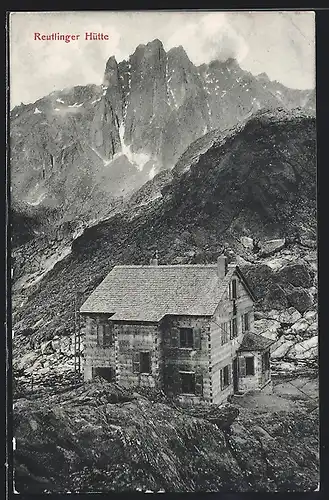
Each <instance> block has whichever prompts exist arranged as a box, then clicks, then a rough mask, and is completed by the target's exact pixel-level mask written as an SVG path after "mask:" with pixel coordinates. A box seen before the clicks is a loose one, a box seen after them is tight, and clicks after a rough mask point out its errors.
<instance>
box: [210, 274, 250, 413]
mask: <svg viewBox="0 0 329 500" xmlns="http://www.w3.org/2000/svg"><path fill="white" fill-rule="evenodd" d="M233 279H236V280H237V299H236V300H235V305H236V318H237V332H238V335H237V337H236V338H234V339H232V340H229V341H228V342H227V343H226V344H224V345H222V343H221V334H222V329H223V324H224V323H228V322H229V321H230V320H231V319H232V318H233V301H232V300H231V299H230V297H229V293H228V290H226V291H225V293H224V296H223V298H222V301H221V302H220V304H219V305H218V307H217V309H216V311H215V314H214V316H213V317H212V319H211V329H210V345H209V349H210V352H211V356H210V364H211V399H212V402H213V403H216V404H220V403H222V402H224V401H226V400H227V397H228V396H229V395H231V394H233V393H234V390H233V373H232V362H233V359H234V358H235V357H236V356H237V349H238V347H239V346H240V344H241V342H242V337H243V332H242V318H241V315H242V314H244V313H246V312H248V313H249V325H250V328H249V329H250V330H252V328H253V323H254V312H253V306H254V303H253V300H252V298H251V297H250V295H249V293H248V292H247V291H246V289H245V287H244V285H243V284H242V283H241V281H240V280H239V278H238V276H237V275H233ZM226 365H229V371H230V374H231V378H230V379H231V380H230V384H229V385H228V387H226V388H225V389H224V390H222V389H221V383H220V372H221V369H223V368H224V367H225V366H226Z"/></svg>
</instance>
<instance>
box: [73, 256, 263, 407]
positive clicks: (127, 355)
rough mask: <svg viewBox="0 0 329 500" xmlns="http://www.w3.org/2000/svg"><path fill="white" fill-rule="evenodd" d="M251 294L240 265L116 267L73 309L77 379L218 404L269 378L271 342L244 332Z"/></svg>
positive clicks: (249, 324) (249, 323) (222, 262)
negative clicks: (80, 368) (81, 346)
mask: <svg viewBox="0 0 329 500" xmlns="http://www.w3.org/2000/svg"><path fill="white" fill-rule="evenodd" d="M253 308H254V297H253V294H252V291H251V289H250V287H249V286H248V283H247V281H246V279H245V278H244V276H243V274H242V273H241V271H240V269H239V268H238V266H236V265H229V266H228V265H227V262H226V258H225V257H224V256H220V257H219V258H218V261H217V264H214V265H172V266H161V265H158V263H157V260H153V261H152V262H151V263H150V265H149V266H116V267H114V268H113V270H112V271H111V272H110V273H109V274H108V276H107V277H106V278H105V280H104V281H103V282H102V283H101V284H100V285H99V286H98V287H97V288H96V290H95V291H94V292H93V293H92V294H91V295H90V297H89V298H88V299H87V300H86V302H85V303H84V304H83V305H82V307H81V309H80V314H81V319H82V329H83V334H84V338H85V363H84V378H85V380H86V381H88V380H91V379H92V378H93V377H95V376H97V375H99V376H102V377H104V378H106V379H107V380H109V381H115V382H117V383H119V384H121V385H123V386H128V387H134V386H149V387H157V388H161V389H163V390H164V391H165V392H166V393H167V394H168V395H172V396H174V397H177V398H180V399H182V400H184V401H190V402H192V403H193V402H200V401H207V402H209V403H216V404H220V403H221V402H224V401H226V400H227V397H228V396H230V395H232V394H234V393H243V392H245V391H248V390H255V389H256V390H257V389H261V388H263V387H264V386H265V385H267V384H268V383H269V382H270V379H271V375H270V345H271V340H269V339H268V338H266V337H264V336H262V335H256V334H255V333H253V332H252V329H253V322H254V312H253Z"/></svg>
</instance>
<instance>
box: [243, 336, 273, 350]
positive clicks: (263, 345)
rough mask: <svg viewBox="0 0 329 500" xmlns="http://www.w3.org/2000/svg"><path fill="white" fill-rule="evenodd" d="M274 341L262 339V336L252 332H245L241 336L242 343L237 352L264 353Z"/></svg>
mask: <svg viewBox="0 0 329 500" xmlns="http://www.w3.org/2000/svg"><path fill="white" fill-rule="evenodd" d="M273 342H274V340H271V339H268V338H266V337H263V336H262V335H257V334H256V333H253V332H246V333H245V334H244V336H243V339H242V342H241V344H240V347H239V349H238V350H239V351H264V350H265V349H267V348H268V347H269V346H270V345H271V344H273Z"/></svg>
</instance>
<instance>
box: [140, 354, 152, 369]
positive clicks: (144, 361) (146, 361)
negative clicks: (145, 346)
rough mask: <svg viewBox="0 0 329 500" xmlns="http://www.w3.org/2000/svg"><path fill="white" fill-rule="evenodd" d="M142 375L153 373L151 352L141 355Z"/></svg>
mask: <svg viewBox="0 0 329 500" xmlns="http://www.w3.org/2000/svg"><path fill="white" fill-rule="evenodd" d="M139 364H140V373H151V356H150V353H149V352H141V353H140V360H139Z"/></svg>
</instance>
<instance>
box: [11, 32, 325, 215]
mask: <svg viewBox="0 0 329 500" xmlns="http://www.w3.org/2000/svg"><path fill="white" fill-rule="evenodd" d="M277 107H283V108H286V109H292V108H296V107H301V108H303V109H305V110H307V111H308V112H310V113H314V112H315V95H314V91H299V90H292V89H287V88H286V87H284V86H283V85H281V84H279V83H278V82H271V81H270V80H269V79H268V78H267V76H266V75H259V76H257V77H255V76H253V75H251V74H250V73H248V72H246V71H243V70H242V69H241V68H240V67H239V65H238V64H237V62H236V61H235V60H233V59H229V60H227V61H226V62H219V61H213V62H212V63H210V64H204V65H202V66H200V67H196V66H195V65H194V64H193V63H192V62H191V61H190V60H189V58H188V56H187V54H186V52H185V51H184V49H183V47H176V48H172V49H170V50H169V51H168V52H166V51H165V50H164V48H163V45H162V43H161V42H160V41H159V40H154V41H152V42H150V43H148V44H146V45H139V46H138V47H137V48H136V50H135V52H134V53H133V54H132V55H131V56H130V58H129V60H128V61H121V62H119V63H118V62H117V61H116V59H115V58H114V57H113V56H112V57H110V58H109V60H108V62H107V64H106V68H105V73H104V81H103V85H101V86H96V85H88V86H85V87H75V88H73V89H64V90H61V91H55V92H53V93H52V94H50V95H48V96H46V97H44V98H42V99H39V100H38V101H36V102H35V103H33V104H28V105H21V106H17V107H15V108H14V109H13V110H12V112H11V157H10V165H11V182H12V203H13V206H14V207H16V206H17V205H20V206H21V205H23V206H24V210H25V211H26V210H28V211H30V210H32V211H33V209H34V207H38V208H40V207H47V208H52V209H56V210H57V220H58V221H60V222H63V221H69V220H74V219H75V218H79V219H80V220H82V221H86V224H89V223H90V221H92V220H94V219H97V220H100V219H101V218H103V217H106V216H108V215H109V214H110V213H113V210H114V209H115V207H116V204H117V202H118V200H119V201H122V199H126V198H127V196H129V195H130V194H131V192H133V191H134V190H136V189H138V188H139V187H140V186H142V185H143V184H144V183H145V182H146V181H147V180H149V179H150V178H152V177H153V176H154V175H155V174H156V173H157V172H159V171H160V170H162V169H171V168H172V167H173V166H174V164H175V163H176V161H177V160H178V159H179V157H180V156H181V155H182V153H183V152H184V151H185V150H186V149H187V148H188V147H189V145H190V144H191V143H192V142H194V141H195V140H197V139H198V138H200V137H202V136H203V135H204V134H206V133H207V132H210V131H212V130H214V129H218V128H219V129H220V130H221V132H223V131H224V130H226V129H227V128H229V127H232V126H235V125H236V124H237V123H238V122H239V121H241V120H242V121H243V120H244V119H245V118H246V117H249V116H250V115H251V114H252V113H253V112H256V111H257V110H258V109H263V108H266V109H274V108H277ZM31 131H32V132H31ZM54 220H55V219H54Z"/></svg>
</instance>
